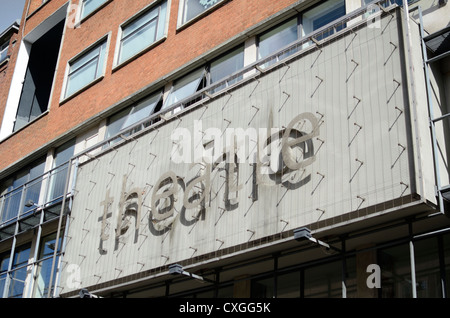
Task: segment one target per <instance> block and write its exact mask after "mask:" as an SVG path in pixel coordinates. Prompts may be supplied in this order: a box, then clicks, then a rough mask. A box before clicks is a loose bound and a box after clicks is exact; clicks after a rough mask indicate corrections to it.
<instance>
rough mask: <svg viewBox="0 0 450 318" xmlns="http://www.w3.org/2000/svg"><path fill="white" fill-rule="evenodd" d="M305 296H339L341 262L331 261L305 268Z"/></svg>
mask: <svg viewBox="0 0 450 318" xmlns="http://www.w3.org/2000/svg"><path fill="white" fill-rule="evenodd" d="M305 297H306V298H341V297H342V263H341V262H333V263H329V264H324V265H319V266H315V267H312V268H308V269H306V270H305Z"/></svg>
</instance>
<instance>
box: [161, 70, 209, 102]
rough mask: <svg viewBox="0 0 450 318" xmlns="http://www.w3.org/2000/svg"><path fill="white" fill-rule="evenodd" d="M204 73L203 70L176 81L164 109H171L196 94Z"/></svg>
mask: <svg viewBox="0 0 450 318" xmlns="http://www.w3.org/2000/svg"><path fill="white" fill-rule="evenodd" d="M204 72H205V70H204V69H203V68H201V69H198V70H197V71H195V72H192V73H190V74H189V75H187V76H185V77H183V78H181V79H180V80H178V81H176V82H175V85H174V86H173V88H172V91H171V92H170V94H169V96H168V97H167V100H166V102H165V103H164V107H163V108H166V107H169V106H170V105H173V104H175V103H176V102H178V101H180V100H183V99H184V98H186V97H188V96H190V95H192V94H194V93H195V92H196V91H197V89H198V87H199V84H200V81H201V80H202V79H203V75H204Z"/></svg>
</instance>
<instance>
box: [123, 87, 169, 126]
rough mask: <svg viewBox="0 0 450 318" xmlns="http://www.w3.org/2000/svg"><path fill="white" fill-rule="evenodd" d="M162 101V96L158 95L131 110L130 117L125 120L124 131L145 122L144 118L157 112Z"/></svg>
mask: <svg viewBox="0 0 450 318" xmlns="http://www.w3.org/2000/svg"><path fill="white" fill-rule="evenodd" d="M160 99H161V94H160V93H158V94H157V95H154V96H151V97H150V98H148V99H145V100H144V101H142V102H140V103H139V104H137V105H136V106H134V107H133V109H132V110H131V113H130V115H129V116H128V118H127V119H126V120H125V122H124V124H123V126H122V129H125V128H128V127H130V126H132V125H134V124H135V123H137V122H139V121H141V120H143V119H144V118H146V117H149V116H150V115H151V114H152V113H153V111H154V110H155V107H156V105H157V104H158V102H159V100H160Z"/></svg>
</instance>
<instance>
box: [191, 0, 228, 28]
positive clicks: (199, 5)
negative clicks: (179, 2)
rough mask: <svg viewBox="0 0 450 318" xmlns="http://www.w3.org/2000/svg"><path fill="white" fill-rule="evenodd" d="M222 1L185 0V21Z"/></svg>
mask: <svg viewBox="0 0 450 318" xmlns="http://www.w3.org/2000/svg"><path fill="white" fill-rule="evenodd" d="M220 1H221V0H185V1H184V12H183V23H185V22H187V21H189V20H191V19H193V18H195V17H196V16H198V15H199V14H200V13H202V12H203V11H205V10H207V9H209V8H211V7H212V6H213V5H215V4H216V3H218V2H220Z"/></svg>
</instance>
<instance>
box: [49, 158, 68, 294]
mask: <svg viewBox="0 0 450 318" xmlns="http://www.w3.org/2000/svg"><path fill="white" fill-rule="evenodd" d="M72 160H73V159H72V158H71V159H70V160H69V164H68V170H67V176H66V182H65V185H64V191H63V193H64V196H63V200H62V203H61V211H60V213H59V221H58V230H57V232H56V241H55V250H54V252H53V260H52V269H51V271H50V281H49V285H48V286H49V287H48V294H47V297H48V298H50V296H51V291H52V284H53V272H54V270H55V262H56V256H57V253H58V242H59V237H60V235H61V225H62V219H63V214H64V210H65V205H66V198H67V189H68V187H69V180H70V167H71V166H72Z"/></svg>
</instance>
